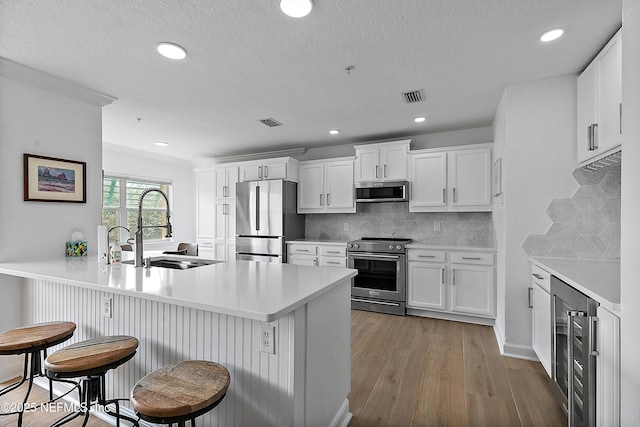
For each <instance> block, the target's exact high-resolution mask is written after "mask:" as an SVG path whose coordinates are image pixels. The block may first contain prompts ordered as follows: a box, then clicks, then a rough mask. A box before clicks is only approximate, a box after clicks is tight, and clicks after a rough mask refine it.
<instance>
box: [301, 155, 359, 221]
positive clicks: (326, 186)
mask: <svg viewBox="0 0 640 427" xmlns="http://www.w3.org/2000/svg"><path fill="white" fill-rule="evenodd" d="M353 168H354V165H353V160H351V159H339V160H338V159H334V160H330V161H325V160H322V161H317V160H316V161H308V162H301V163H300V166H299V174H300V182H299V183H298V213H301V214H305V213H325V212H326V213H331V212H341V213H354V212H355V211H356V205H355V202H354V198H353V187H354V186H353Z"/></svg>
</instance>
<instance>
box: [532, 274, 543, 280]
mask: <svg viewBox="0 0 640 427" xmlns="http://www.w3.org/2000/svg"><path fill="white" fill-rule="evenodd" d="M533 277H535V278H536V279H540V280H542V279H544V277H542V276H541V275H539V274H538V273H533Z"/></svg>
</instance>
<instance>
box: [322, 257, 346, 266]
mask: <svg viewBox="0 0 640 427" xmlns="http://www.w3.org/2000/svg"><path fill="white" fill-rule="evenodd" d="M319 265H320V266H321V267H346V266H347V259H346V258H340V257H321V258H320V263H319Z"/></svg>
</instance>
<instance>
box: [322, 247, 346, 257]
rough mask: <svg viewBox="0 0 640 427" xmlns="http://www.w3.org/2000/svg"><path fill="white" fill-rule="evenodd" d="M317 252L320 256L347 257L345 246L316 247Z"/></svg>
mask: <svg viewBox="0 0 640 427" xmlns="http://www.w3.org/2000/svg"><path fill="white" fill-rule="evenodd" d="M318 251H319V252H320V255H322V256H337V257H346V256H347V246H346V245H345V246H318Z"/></svg>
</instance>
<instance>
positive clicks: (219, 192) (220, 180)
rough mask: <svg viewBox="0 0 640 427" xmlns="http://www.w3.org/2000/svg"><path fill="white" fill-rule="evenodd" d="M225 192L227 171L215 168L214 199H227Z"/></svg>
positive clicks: (226, 190)
mask: <svg viewBox="0 0 640 427" xmlns="http://www.w3.org/2000/svg"><path fill="white" fill-rule="evenodd" d="M227 192H228V184H227V169H226V168H216V199H223V198H225V197H227Z"/></svg>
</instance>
